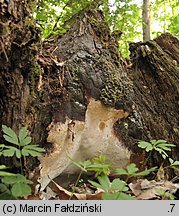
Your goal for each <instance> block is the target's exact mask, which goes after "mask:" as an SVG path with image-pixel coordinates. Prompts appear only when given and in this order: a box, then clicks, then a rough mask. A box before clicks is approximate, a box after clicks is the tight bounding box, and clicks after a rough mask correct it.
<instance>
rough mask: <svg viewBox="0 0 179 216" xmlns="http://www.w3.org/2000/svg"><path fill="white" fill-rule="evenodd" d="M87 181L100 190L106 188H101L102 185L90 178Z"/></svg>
mask: <svg viewBox="0 0 179 216" xmlns="http://www.w3.org/2000/svg"><path fill="white" fill-rule="evenodd" d="M88 182H89V183H90V184H92V185H93V186H94V187H96V188H100V189H102V190H104V191H105V190H106V188H103V186H102V185H100V184H99V183H97V182H95V181H92V180H88Z"/></svg>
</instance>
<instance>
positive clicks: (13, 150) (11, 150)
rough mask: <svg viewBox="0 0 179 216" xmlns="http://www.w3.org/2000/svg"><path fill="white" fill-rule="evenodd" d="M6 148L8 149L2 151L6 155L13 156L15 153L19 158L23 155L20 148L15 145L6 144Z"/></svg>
mask: <svg viewBox="0 0 179 216" xmlns="http://www.w3.org/2000/svg"><path fill="white" fill-rule="evenodd" d="M5 148H7V149H5V150H3V151H2V154H3V155H4V156H5V157H12V156H13V155H14V154H16V157H17V158H20V157H21V153H20V150H19V149H18V148H16V147H13V146H5Z"/></svg>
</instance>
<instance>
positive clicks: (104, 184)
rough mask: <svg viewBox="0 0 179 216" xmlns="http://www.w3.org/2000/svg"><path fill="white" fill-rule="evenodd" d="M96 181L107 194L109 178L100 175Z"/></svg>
mask: <svg viewBox="0 0 179 216" xmlns="http://www.w3.org/2000/svg"><path fill="white" fill-rule="evenodd" d="M97 179H98V181H99V183H100V185H101V186H102V187H103V188H105V189H104V190H105V191H106V192H108V190H109V187H110V180H109V177H108V176H107V175H105V174H102V175H101V176H98V177H97Z"/></svg>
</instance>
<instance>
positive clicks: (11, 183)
mask: <svg viewBox="0 0 179 216" xmlns="http://www.w3.org/2000/svg"><path fill="white" fill-rule="evenodd" d="M6 169H7V167H6V166H5V165H0V178H1V183H0V199H1V200H2V199H4V200H6V199H17V198H18V197H22V196H28V195H30V194H31V187H30V186H29V184H32V181H30V180H28V179H26V177H25V176H23V175H21V174H14V173H10V172H7V171H6Z"/></svg>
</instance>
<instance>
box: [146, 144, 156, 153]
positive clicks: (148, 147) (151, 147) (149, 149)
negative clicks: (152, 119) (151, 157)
mask: <svg viewBox="0 0 179 216" xmlns="http://www.w3.org/2000/svg"><path fill="white" fill-rule="evenodd" d="M153 148H154V147H153V146H152V145H148V146H147V147H146V149H145V150H146V152H149V151H151V150H153Z"/></svg>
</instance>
